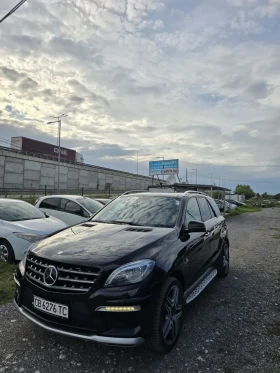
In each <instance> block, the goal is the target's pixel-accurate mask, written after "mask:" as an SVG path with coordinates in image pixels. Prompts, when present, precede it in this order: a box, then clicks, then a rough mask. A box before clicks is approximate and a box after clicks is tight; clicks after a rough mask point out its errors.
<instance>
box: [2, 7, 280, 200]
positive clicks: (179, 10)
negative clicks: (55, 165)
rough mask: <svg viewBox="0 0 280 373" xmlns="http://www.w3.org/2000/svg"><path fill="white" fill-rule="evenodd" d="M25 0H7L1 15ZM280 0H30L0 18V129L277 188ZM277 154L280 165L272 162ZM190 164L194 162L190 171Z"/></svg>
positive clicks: (205, 178) (91, 159) (97, 153)
mask: <svg viewBox="0 0 280 373" xmlns="http://www.w3.org/2000/svg"><path fill="white" fill-rule="evenodd" d="M17 2H18V0H1V1H0V18H2V16H4V15H5V14H6V13H7V12H8V11H9V10H10V9H11V8H12V7H13V6H14V5H16V3H17ZM279 25H280V0H27V2H26V3H25V4H24V5H23V6H22V7H21V8H20V9H19V10H17V12H16V13H14V14H13V15H12V16H11V17H9V18H8V19H6V20H5V21H4V22H3V23H1V25H0V41H1V44H0V45H1V47H0V48H1V58H0V141H2V143H1V144H4V143H5V141H8V140H9V139H10V137H11V136H26V137H31V138H36V139H38V140H42V141H47V142H49V141H50V142H52V143H56V135H57V129H56V127H55V126H54V125H47V124H46V122H47V121H48V120H50V119H49V116H51V115H54V116H57V115H60V114H62V113H66V114H68V117H67V118H66V119H65V120H64V122H63V139H62V145H63V146H65V147H71V148H75V149H76V150H78V151H79V152H81V153H83V155H84V157H85V161H86V162H87V163H92V164H96V165H102V166H106V167H112V168H116V169H120V170H127V171H131V172H136V150H137V149H141V151H140V152H139V173H142V174H146V175H147V174H148V162H149V160H154V159H155V157H165V159H173V158H179V160H180V176H181V177H182V178H185V169H186V168H187V169H188V173H189V174H188V178H189V181H191V180H192V181H193V182H194V181H195V176H194V173H195V171H192V170H193V169H197V173H198V182H201V183H203V182H210V174H212V181H213V182H215V183H216V184H218V183H219V177H220V183H221V185H224V186H228V187H231V188H234V186H235V185H236V184H237V183H246V184H248V183H249V184H251V185H252V187H253V188H254V190H255V191H257V192H265V191H268V192H271V193H276V192H280V125H279V124H280V108H279V104H280V26H279ZM277 166H278V167H277ZM191 172H193V174H191Z"/></svg>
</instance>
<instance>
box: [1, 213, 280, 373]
mask: <svg viewBox="0 0 280 373" xmlns="http://www.w3.org/2000/svg"><path fill="white" fill-rule="evenodd" d="M228 226H229V233H230V241H231V271H230V274H229V276H228V277H227V278H226V279H223V280H221V279H215V280H214V281H213V282H212V283H211V284H210V285H209V286H208V288H207V289H206V290H205V291H204V292H203V293H202V294H201V295H200V296H199V297H198V298H197V299H196V300H195V301H194V302H192V303H191V304H190V305H189V306H188V307H187V308H186V309H185V316H184V326H183V330H182V333H181V336H180V339H179V342H178V345H177V347H176V348H175V349H174V350H173V351H172V352H171V353H169V354H168V355H165V356H163V355H159V354H154V353H152V352H150V351H148V350H146V349H145V348H144V347H140V348H135V349H131V348H127V349H121V348H112V347H105V346H99V345H95V344H92V343H86V342H83V341H79V340H76V339H71V338H65V337H61V336H57V335H54V334H51V333H49V332H46V331H44V330H41V329H40V328H39V327H36V326H34V325H33V324H31V323H30V322H29V321H27V320H25V319H23V318H22V317H21V316H20V315H19V314H18V313H17V312H16V311H15V310H14V307H13V305H12V304H8V305H5V306H1V307H0V345H1V347H0V373H3V372H5V373H6V372H27V373H39V372H40V373H49V372H52V373H60V372H65V371H68V372H74V373H76V372H77V373H79V372H83V373H99V372H100V373H101V372H102V373H107V372H112V373H117V372H122V373H124V372H135V373H138V372H145V373H146V372H147V373H148V372H161V373H173V372H176V373H178V372H180V371H183V372H190V373H194V372H197V373H199V372H200V373H204V372H206V373H208V372H209V373H216V372H222V373H237V372H240V373H248V372H254V373H277V372H278V373H280V336H279V330H278V336H277V335H276V334H277V333H275V331H273V326H275V325H277V323H279V322H280V281H279V272H280V266H279V263H280V240H279V239H276V238H275V237H274V236H275V235H276V234H278V235H279V232H280V209H267V210H263V211H262V212H259V213H252V214H244V215H241V216H236V217H232V218H229V219H228ZM277 228H278V229H279V231H278V232H276V230H275V229H277ZM277 278H278V280H277Z"/></svg>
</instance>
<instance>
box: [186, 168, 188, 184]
mask: <svg viewBox="0 0 280 373" xmlns="http://www.w3.org/2000/svg"><path fill="white" fill-rule="evenodd" d="M187 182H188V169H187V167H186V183H187Z"/></svg>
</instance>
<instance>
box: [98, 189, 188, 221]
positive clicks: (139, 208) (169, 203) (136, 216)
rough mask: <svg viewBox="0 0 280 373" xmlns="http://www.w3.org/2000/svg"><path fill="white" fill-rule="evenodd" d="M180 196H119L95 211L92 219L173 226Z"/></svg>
mask: <svg viewBox="0 0 280 373" xmlns="http://www.w3.org/2000/svg"><path fill="white" fill-rule="evenodd" d="M180 203H181V199H180V198H175V197H161V196H151V195H146V196H143V195H127V196H121V197H119V198H117V199H115V200H114V201H113V202H111V203H110V204H109V205H108V206H105V207H104V208H103V210H102V211H100V212H99V213H97V214H96V215H95V216H94V218H93V219H92V220H93V221H96V220H98V221H100V222H104V223H110V222H113V223H122V222H123V223H128V224H135V225H144V226H150V227H165V228H173V227H174V226H175V224H176V219H177V216H178V213H179V209H180Z"/></svg>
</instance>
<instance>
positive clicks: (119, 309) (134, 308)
mask: <svg viewBox="0 0 280 373" xmlns="http://www.w3.org/2000/svg"><path fill="white" fill-rule="evenodd" d="M140 310H141V307H140V306H125V307H111V306H103V307H98V308H97V309H96V311H101V312H135V311H140Z"/></svg>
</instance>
